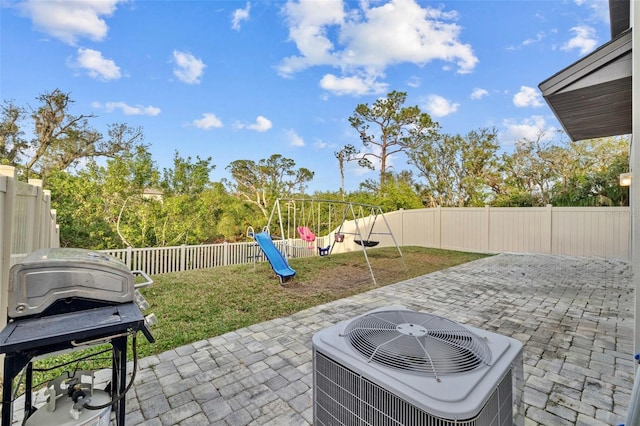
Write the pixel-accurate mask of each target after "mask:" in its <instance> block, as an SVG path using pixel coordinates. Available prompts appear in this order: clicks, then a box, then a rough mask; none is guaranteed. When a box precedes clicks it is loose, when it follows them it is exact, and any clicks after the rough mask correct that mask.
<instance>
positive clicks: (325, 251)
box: [318, 245, 331, 256]
mask: <svg viewBox="0 0 640 426" xmlns="http://www.w3.org/2000/svg"><path fill="white" fill-rule="evenodd" d="M329 250H331V246H330V245H328V246H326V247H318V254H319V255H320V256H328V255H329Z"/></svg>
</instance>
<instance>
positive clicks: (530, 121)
mask: <svg viewBox="0 0 640 426" xmlns="http://www.w3.org/2000/svg"><path fill="white" fill-rule="evenodd" d="M503 126H504V127H505V129H506V130H505V132H504V134H503V135H501V136H500V140H501V141H503V142H504V143H505V144H506V145H513V144H515V143H516V142H519V141H523V140H529V141H533V140H536V139H537V138H538V137H540V136H541V135H542V140H548V139H550V138H551V137H552V135H554V134H555V132H556V129H555V128H554V127H553V126H547V123H546V122H545V120H544V117H542V116H540V115H533V116H531V117H529V118H525V119H523V120H521V121H519V122H518V121H515V120H511V119H507V120H504V122H503Z"/></svg>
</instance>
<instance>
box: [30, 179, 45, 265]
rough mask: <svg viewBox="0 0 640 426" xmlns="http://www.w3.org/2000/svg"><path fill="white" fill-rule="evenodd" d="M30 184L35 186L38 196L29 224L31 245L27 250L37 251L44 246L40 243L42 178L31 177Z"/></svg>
mask: <svg viewBox="0 0 640 426" xmlns="http://www.w3.org/2000/svg"><path fill="white" fill-rule="evenodd" d="M29 185H31V186H33V187H34V188H35V189H36V197H35V202H34V206H33V207H34V210H33V217H32V219H33V222H32V223H30V224H28V225H27V226H28V227H30V228H31V229H32V234H31V246H30V247H29V250H27V252H31V251H35V250H38V249H40V248H42V246H41V243H40V233H41V226H42V203H43V193H42V179H29Z"/></svg>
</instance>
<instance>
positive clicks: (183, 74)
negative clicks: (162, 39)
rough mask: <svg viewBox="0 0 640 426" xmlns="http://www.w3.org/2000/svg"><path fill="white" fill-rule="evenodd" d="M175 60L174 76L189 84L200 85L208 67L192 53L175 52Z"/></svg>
mask: <svg viewBox="0 0 640 426" xmlns="http://www.w3.org/2000/svg"><path fill="white" fill-rule="evenodd" d="M173 60H174V62H175V64H176V66H175V68H174V69H173V74H174V75H175V76H176V77H178V79H179V80H180V81H182V82H184V83H187V84H199V83H200V78H201V77H202V74H203V73H204V69H205V68H206V67H207V66H206V65H205V64H204V62H202V61H201V60H200V59H197V58H196V57H195V56H193V55H192V54H191V53H187V52H180V51H178V50H174V51H173Z"/></svg>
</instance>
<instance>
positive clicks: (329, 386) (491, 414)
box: [313, 350, 513, 426]
mask: <svg viewBox="0 0 640 426" xmlns="http://www.w3.org/2000/svg"><path fill="white" fill-rule="evenodd" d="M313 360H314V405H313V408H314V424H315V425H318V426H507V425H510V424H512V416H513V411H512V387H511V371H508V372H507V374H506V375H505V376H504V378H503V379H502V380H501V382H500V384H499V385H498V387H497V389H496V390H495V391H494V392H493V393H492V394H491V396H490V397H489V399H488V400H487V402H486V404H485V405H484V407H483V408H482V409H481V410H480V412H479V413H478V414H477V415H476V416H474V417H473V418H470V419H460V418H458V417H457V416H455V415H453V413H452V417H451V418H448V419H447V418H443V417H439V416H435V415H433V414H431V413H429V412H428V411H426V410H425V409H422V408H420V407H418V406H416V405H414V404H412V403H410V402H408V401H406V400H404V399H402V398H400V397H399V396H398V395H396V394H394V393H393V392H391V391H390V390H387V389H385V388H384V387H382V386H380V385H378V384H376V383H375V382H373V381H371V380H368V379H367V378H365V377H363V376H361V375H360V374H358V373H356V372H354V371H352V370H350V369H348V368H346V367H344V366H343V365H341V364H339V363H337V362H335V361H334V360H332V359H331V358H328V357H327V356H325V355H324V354H322V353H320V352H318V351H315V350H314V353H313Z"/></svg>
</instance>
